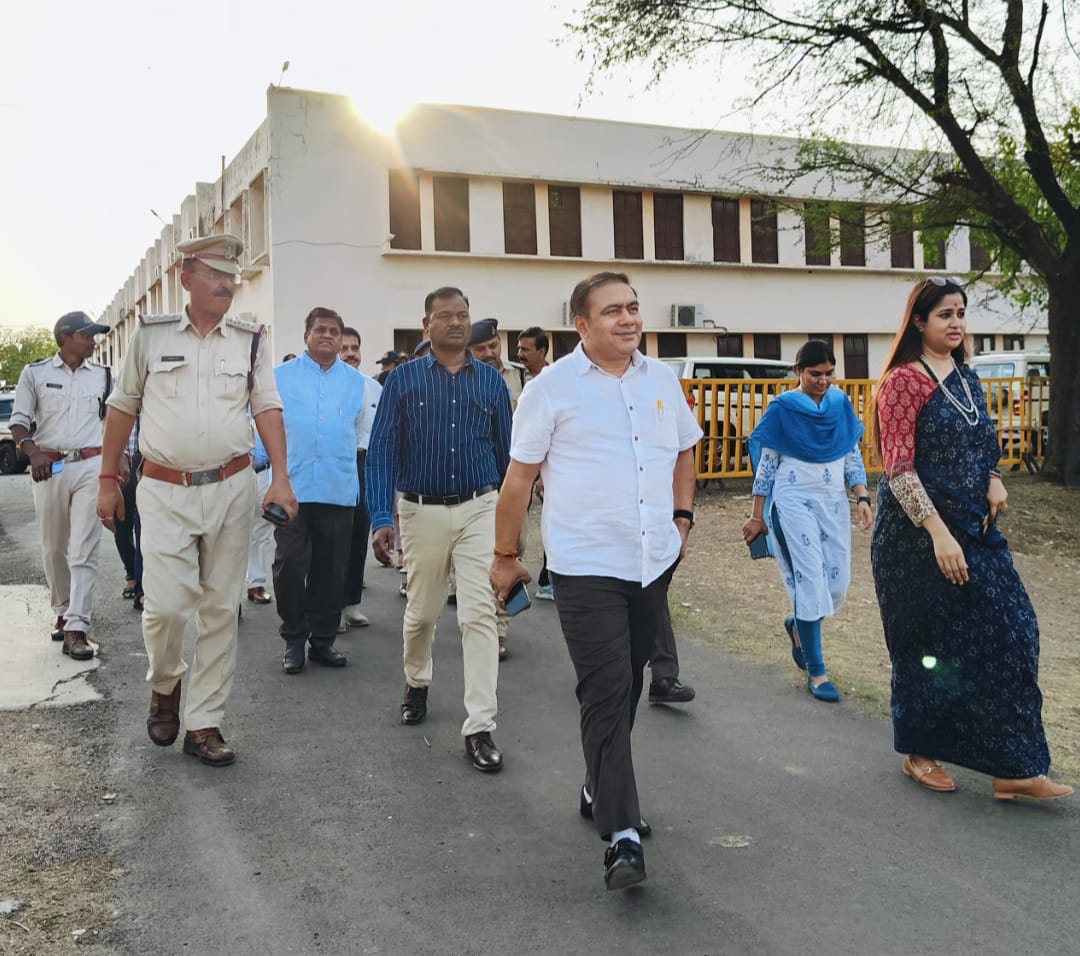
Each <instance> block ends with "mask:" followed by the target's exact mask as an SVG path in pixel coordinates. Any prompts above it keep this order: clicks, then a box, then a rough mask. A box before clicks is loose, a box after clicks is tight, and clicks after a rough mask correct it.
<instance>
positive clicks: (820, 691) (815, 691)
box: [806, 678, 840, 704]
mask: <svg viewBox="0 0 1080 956" xmlns="http://www.w3.org/2000/svg"><path fill="white" fill-rule="evenodd" d="M806 689H807V690H808V691H810V696H811V697H813V698H814V699H815V700H824V701H828V702H829V703H830V704H835V703H836V702H837V701H838V700H839V699H840V691H838V690H837V689H836V688H835V687H834V686H833V682H832V681H831V680H827V681H823V682H822V683H820V684H818V685H817V686H815V685H814V684H813V682H812V681H811V680H810V679H809V678H807V680H806Z"/></svg>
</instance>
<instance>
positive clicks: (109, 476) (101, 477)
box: [97, 475, 120, 481]
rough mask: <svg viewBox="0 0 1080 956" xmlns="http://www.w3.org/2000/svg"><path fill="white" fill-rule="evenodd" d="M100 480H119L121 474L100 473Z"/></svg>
mask: <svg viewBox="0 0 1080 956" xmlns="http://www.w3.org/2000/svg"><path fill="white" fill-rule="evenodd" d="M97 477H98V481H110V480H111V481H119V480H120V476H119V475H98V476H97Z"/></svg>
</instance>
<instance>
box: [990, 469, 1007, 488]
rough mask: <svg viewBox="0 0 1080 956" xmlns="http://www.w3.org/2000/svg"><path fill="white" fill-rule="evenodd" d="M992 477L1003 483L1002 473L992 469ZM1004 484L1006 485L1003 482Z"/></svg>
mask: <svg viewBox="0 0 1080 956" xmlns="http://www.w3.org/2000/svg"><path fill="white" fill-rule="evenodd" d="M990 477H991V478H996V479H997V480H998V481H1001V472H1000V471H998V470H997V469H995V468H991V469H990ZM1002 484H1004V482H1002Z"/></svg>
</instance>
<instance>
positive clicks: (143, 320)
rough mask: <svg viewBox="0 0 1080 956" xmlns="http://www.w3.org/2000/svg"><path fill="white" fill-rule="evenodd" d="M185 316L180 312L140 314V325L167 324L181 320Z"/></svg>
mask: <svg viewBox="0 0 1080 956" xmlns="http://www.w3.org/2000/svg"><path fill="white" fill-rule="evenodd" d="M183 317H184V316H183V315H182V314H180V313H179V312H177V313H176V314H175V315H140V316H139V325H165V324H166V323H168V322H179V321H180V320H181V319H182V318H183Z"/></svg>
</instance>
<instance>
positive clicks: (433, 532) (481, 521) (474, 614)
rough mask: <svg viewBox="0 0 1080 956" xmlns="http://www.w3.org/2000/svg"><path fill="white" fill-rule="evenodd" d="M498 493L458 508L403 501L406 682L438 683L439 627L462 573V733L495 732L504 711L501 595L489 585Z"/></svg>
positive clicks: (459, 602) (400, 510) (459, 588)
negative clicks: (452, 578)
mask: <svg viewBox="0 0 1080 956" xmlns="http://www.w3.org/2000/svg"><path fill="white" fill-rule="evenodd" d="M497 498H498V496H497V495H496V493H495V492H494V491H492V492H489V493H488V494H486V495H482V496H481V497H479V498H473V499H472V500H470V501H466V502H463V503H462V504H459V505H424V504H418V503H415V502H412V501H406V500H405V499H404V498H402V499H401V501H400V502H399V503H398V513H399V515H400V518H401V543H402V547H403V548H404V551H405V566H406V567H407V568H408V570H409V575H408V584H407V587H408V601H407V603H406V605H405V622H404V626H403V628H402V637H403V642H404V654H403V657H404V664H405V681H406V683H407V684H408V685H409V686H410V687H427V686H428V685H429V684H430V683H431V674H432V660H431V646H432V643H433V642H434V640H435V622H436V621H437V620H438V618H439V614H440V613H442V609H443V606H444V605H445V604H446V581H447V576H448V575H449V573H450V564H451V562H453V564H454V567H455V568H456V570H457V599H458V600H457V618H458V627H459V628H460V629H461V655H462V659H463V663H464V671H465V712H466V714H467V715H468V716H467V717H466V718H465V723H464V724H463V725H462V728H461V732H462V734H465V735H468V734H476V733H480V732H481V731H485V730H494V728H495V714H496V712H497V711H498V700H497V687H498V683H499V641H498V638H497V637H496V632H495V596H494V595H493V594H492V591H491V585H490V584H489V583H488V570H489V569H490V567H491V552H492V549H493V548H494V547H495V502H496V500H497Z"/></svg>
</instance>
